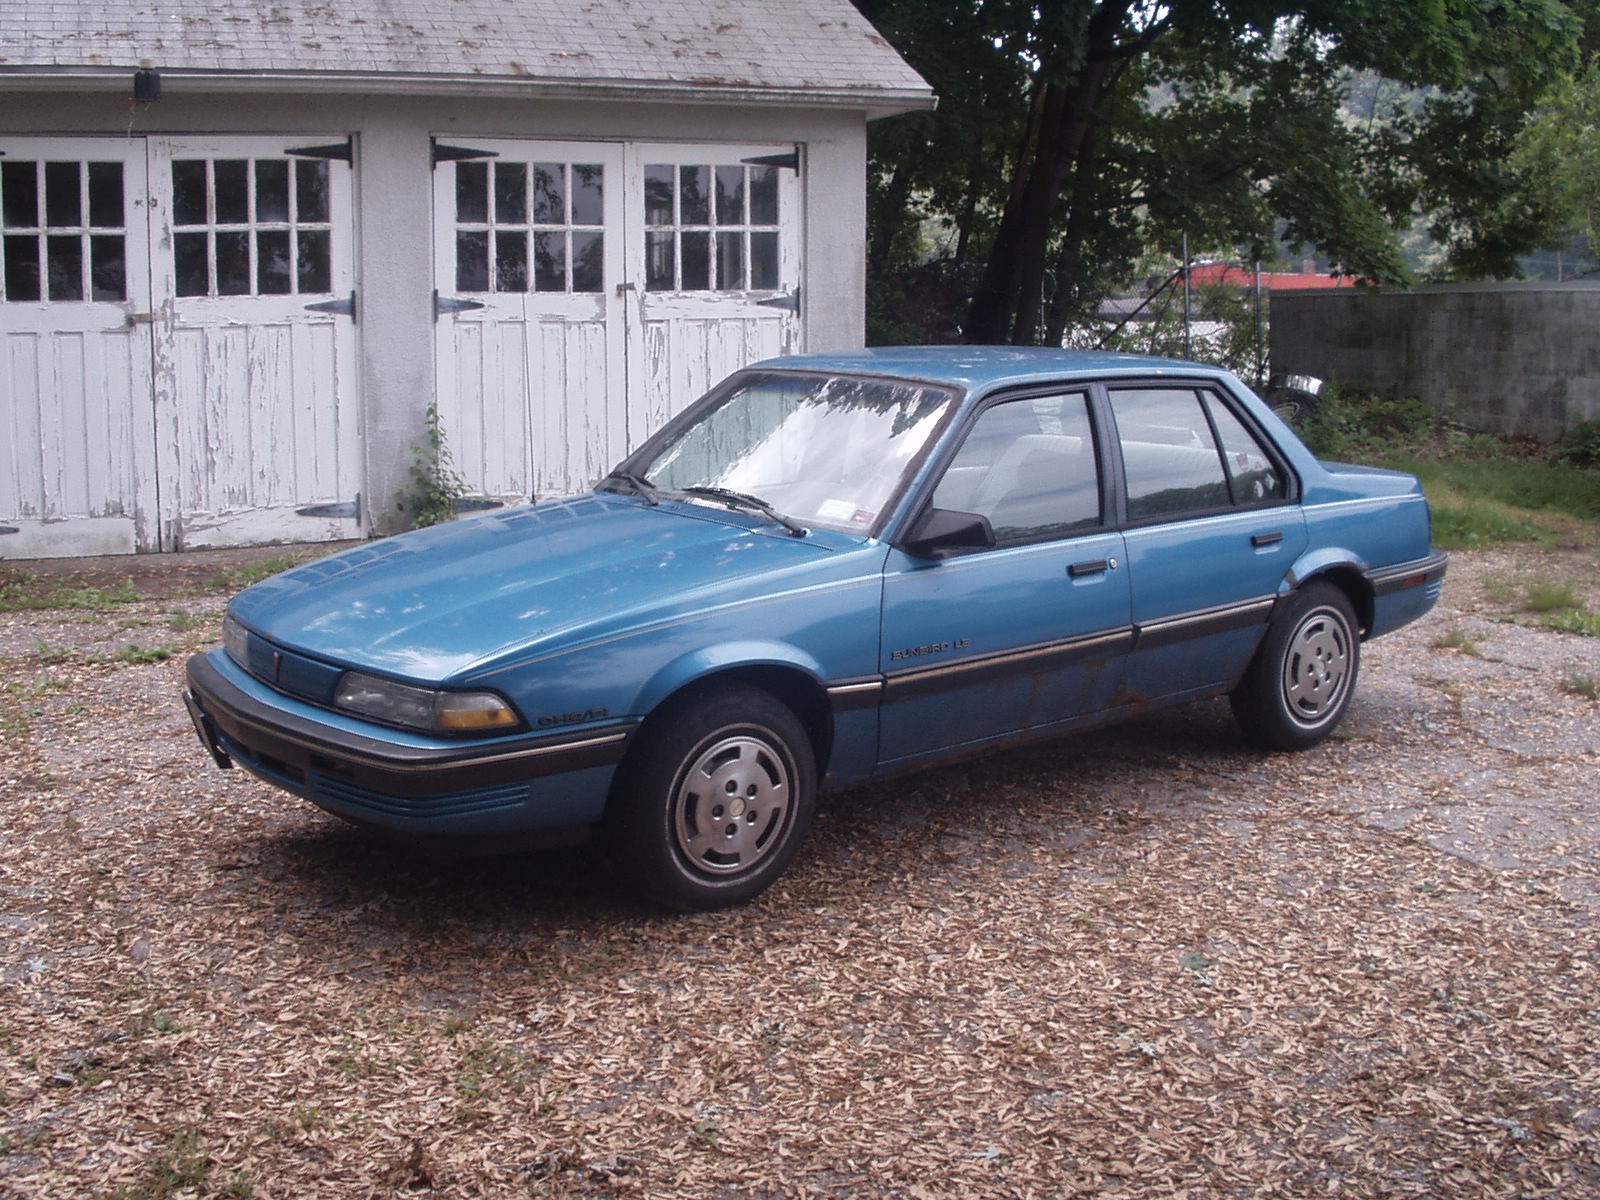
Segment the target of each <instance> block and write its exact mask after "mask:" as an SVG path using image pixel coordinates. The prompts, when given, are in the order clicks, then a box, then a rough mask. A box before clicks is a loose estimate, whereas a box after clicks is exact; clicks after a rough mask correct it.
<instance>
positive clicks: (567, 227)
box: [434, 140, 802, 502]
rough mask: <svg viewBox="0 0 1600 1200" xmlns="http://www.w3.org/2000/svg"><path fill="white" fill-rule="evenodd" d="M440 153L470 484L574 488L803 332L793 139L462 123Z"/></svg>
mask: <svg viewBox="0 0 1600 1200" xmlns="http://www.w3.org/2000/svg"><path fill="white" fill-rule="evenodd" d="M436 163H437V165H436V171H435V184H434V211H435V214H436V244H435V263H436V264H437V272H438V275H437V280H436V284H437V291H438V299H437V302H436V308H437V310H438V313H439V323H438V347H437V356H436V361H437V363H438V372H439V374H438V387H437V396H438V402H439V410H440V416H441V419H442V422H443V425H444V429H445V436H446V439H447V441H448V443H449V445H450V449H451V453H452V455H453V457H454V460H455V464H456V466H457V468H458V469H459V470H460V472H461V474H462V475H463V477H464V478H465V479H466V481H467V483H468V486H469V487H470V488H471V489H472V490H473V491H474V492H476V493H479V494H481V495H483V496H485V497H490V498H494V499H498V500H505V501H512V502H514V501H520V500H526V499H528V498H529V497H543V496H549V495H561V494H569V493H572V492H576V491H581V490H582V489H584V488H587V487H588V486H590V484H592V483H593V482H594V480H595V479H597V478H598V477H599V476H601V475H603V474H604V473H605V472H606V471H607V470H609V469H610V467H611V466H612V465H613V464H614V463H616V462H617V461H618V460H619V459H620V458H622V457H623V456H624V455H625V454H626V453H627V452H628V450H630V449H631V448H632V447H633V446H635V445H637V444H638V443H639V441H640V440H641V439H642V438H643V437H645V436H646V435H647V434H648V433H650V432H652V431H653V430H655V429H656V428H657V427H659V426H660V425H661V423H662V422H664V421H665V420H666V419H667V418H668V417H670V416H672V415H673V414H674V413H676V412H678V411H679V410H680V409H681V408H682V407H683V406H684V405H686V404H688V403H689V402H690V401H691V400H693V399H694V398H695V397H696V396H698V395H699V394H700V393H702V392H703V391H704V390H705V389H706V388H707V387H709V386H710V385H711V384H713V383H715V382H716V381H717V380H718V379H720V378H721V377H722V376H724V375H726V374H728V373H729V372H730V371H733V370H735V369H737V368H739V367H742V366H744V365H745V364H747V363H750V362H753V361H755V360H757V359H760V358H766V357H770V356H772V355H776V354H784V353H790V352H792V351H794V350H797V349H798V348H799V347H800V344H801V337H802V332H801V330H802V324H801V316H800V304H799V300H800V275H799V263H800V253H799V251H800V247H799V237H798V222H797V214H798V212H799V204H798V193H799V171H798V165H799V164H798V155H797V154H796V152H795V149H794V147H792V146H787V147H786V146H749V145H744V146H708V145H703V144H693V145H658V144H642V143H641V144H626V145H624V144H622V143H597V142H548V141H546V142H536V141H502V140H482V141H478V140H474V141H472V142H471V144H470V145H460V146H455V145H452V146H439V147H438V148H437V151H436Z"/></svg>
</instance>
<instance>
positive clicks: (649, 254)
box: [644, 233, 678, 292]
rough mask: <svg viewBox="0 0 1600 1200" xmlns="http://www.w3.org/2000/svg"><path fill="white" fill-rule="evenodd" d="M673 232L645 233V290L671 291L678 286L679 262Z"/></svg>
mask: <svg viewBox="0 0 1600 1200" xmlns="http://www.w3.org/2000/svg"><path fill="white" fill-rule="evenodd" d="M673 240H674V235H673V234H671V233H647V234H645V235H644V257H645V284H644V286H645V290H646V291H650V292H670V291H672V290H673V288H674V287H675V286H677V281H678V280H677V274H678V263H677V256H676V254H675V253H674V250H673Z"/></svg>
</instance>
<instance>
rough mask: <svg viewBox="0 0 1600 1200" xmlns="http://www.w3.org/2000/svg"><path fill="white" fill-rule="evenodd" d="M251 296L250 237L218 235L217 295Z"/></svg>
mask: <svg viewBox="0 0 1600 1200" xmlns="http://www.w3.org/2000/svg"><path fill="white" fill-rule="evenodd" d="M249 294H250V235H249V234H248V233H219V234H217V295H219V296H248V295H249Z"/></svg>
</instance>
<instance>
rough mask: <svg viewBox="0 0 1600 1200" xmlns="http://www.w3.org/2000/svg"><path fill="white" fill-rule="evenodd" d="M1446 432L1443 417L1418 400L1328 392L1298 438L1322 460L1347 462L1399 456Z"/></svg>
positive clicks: (1366, 393)
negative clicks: (1396, 454) (1442, 430)
mask: <svg viewBox="0 0 1600 1200" xmlns="http://www.w3.org/2000/svg"><path fill="white" fill-rule="evenodd" d="M1441 427H1442V422H1441V421H1440V418H1439V416H1438V414H1436V413H1435V412H1434V411H1433V410H1432V409H1431V408H1429V407H1428V406H1427V405H1426V404H1424V403H1423V402H1422V401H1421V400H1418V399H1416V398H1415V397H1412V396H1384V395H1379V394H1378V393H1376V392H1361V391H1353V390H1348V389H1341V388H1338V387H1329V388H1328V389H1327V390H1326V391H1324V392H1323V393H1322V396H1321V397H1320V400H1319V403H1318V406H1317V409H1316V412H1315V413H1314V414H1313V415H1312V416H1310V417H1309V418H1307V419H1305V420H1303V421H1302V422H1301V423H1300V424H1299V426H1298V432H1299V434H1300V438H1301V440H1302V441H1303V442H1305V444H1306V445H1307V446H1308V447H1310V449H1311V451H1312V453H1314V454H1315V455H1316V456H1317V457H1318V458H1326V459H1333V460H1337V461H1345V460H1350V459H1370V458H1375V457H1378V456H1381V455H1384V454H1389V453H1399V452H1401V451H1402V450H1404V449H1405V448H1406V447H1409V446H1413V445H1416V444H1417V443H1419V442H1422V441H1425V440H1426V439H1428V438H1430V437H1432V436H1434V435H1435V434H1436V433H1437V432H1438V431H1439V430H1440V429H1441Z"/></svg>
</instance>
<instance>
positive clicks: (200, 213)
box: [172, 158, 206, 296]
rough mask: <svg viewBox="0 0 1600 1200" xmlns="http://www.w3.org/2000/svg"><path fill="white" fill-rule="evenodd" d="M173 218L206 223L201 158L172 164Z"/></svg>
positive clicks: (192, 222)
mask: <svg viewBox="0 0 1600 1200" xmlns="http://www.w3.org/2000/svg"><path fill="white" fill-rule="evenodd" d="M172 220H173V223H174V224H177V225H204V224H205V223H206V164H205V163H204V162H203V161H201V160H200V159H197V158H186V159H179V160H178V161H177V162H174V163H173V164H172ZM186 294H188V295H202V296H203V295H204V294H205V293H204V292H190V293H186Z"/></svg>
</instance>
